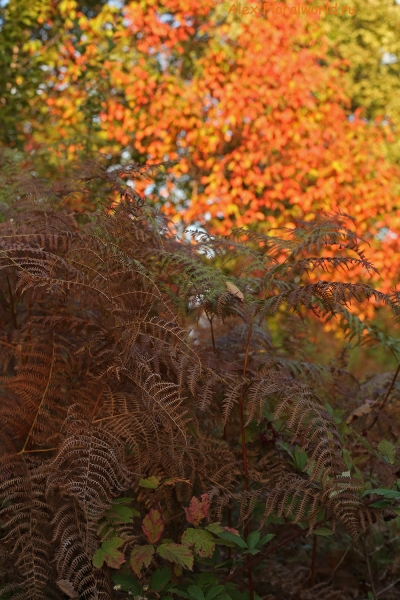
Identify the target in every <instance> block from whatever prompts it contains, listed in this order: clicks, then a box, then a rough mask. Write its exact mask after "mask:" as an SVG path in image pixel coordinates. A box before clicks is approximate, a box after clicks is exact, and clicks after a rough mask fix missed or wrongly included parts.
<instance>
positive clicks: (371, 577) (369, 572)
mask: <svg viewBox="0 0 400 600" xmlns="http://www.w3.org/2000/svg"><path fill="white" fill-rule="evenodd" d="M363 545H364V556H365V560H366V561H367V568H368V575H369V581H370V583H371V588H372V595H373V597H374V600H376V590H375V585H374V578H373V576H372V571H371V563H370V562H369V556H368V552H367V543H366V541H365V538H364V539H363Z"/></svg>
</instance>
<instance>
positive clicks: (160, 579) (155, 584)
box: [150, 566, 172, 592]
mask: <svg viewBox="0 0 400 600" xmlns="http://www.w3.org/2000/svg"><path fill="white" fill-rule="evenodd" d="M171 577H172V573H171V571H170V570H169V569H168V567H167V566H165V567H163V568H162V569H157V571H154V573H153V575H152V576H151V579H150V587H151V589H152V590H154V591H155V592H159V591H161V590H162V589H163V588H164V587H165V586H166V585H167V583H168V582H169V580H170V579H171Z"/></svg>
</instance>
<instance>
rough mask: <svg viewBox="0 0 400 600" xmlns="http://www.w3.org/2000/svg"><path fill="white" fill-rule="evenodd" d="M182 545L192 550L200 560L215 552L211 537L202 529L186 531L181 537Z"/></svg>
mask: <svg viewBox="0 0 400 600" xmlns="http://www.w3.org/2000/svg"><path fill="white" fill-rule="evenodd" d="M182 544H184V545H185V546H188V547H189V548H194V552H195V553H196V554H198V555H199V556H201V557H202V558H206V557H211V556H212V555H213V554H214V550H215V541H214V538H213V536H212V535H211V533H209V532H208V531H205V530H204V529H193V528H192V527H191V528H190V529H186V531H185V533H184V534H183V536H182Z"/></svg>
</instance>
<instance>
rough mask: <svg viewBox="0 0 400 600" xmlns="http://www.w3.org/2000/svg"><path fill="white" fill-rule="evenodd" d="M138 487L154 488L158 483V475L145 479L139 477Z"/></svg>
mask: <svg viewBox="0 0 400 600" xmlns="http://www.w3.org/2000/svg"><path fill="white" fill-rule="evenodd" d="M139 485H140V487H144V488H148V489H149V490H156V489H157V488H158V486H159V485H160V479H159V478H158V477H154V476H151V477H148V478H147V479H140V481H139Z"/></svg>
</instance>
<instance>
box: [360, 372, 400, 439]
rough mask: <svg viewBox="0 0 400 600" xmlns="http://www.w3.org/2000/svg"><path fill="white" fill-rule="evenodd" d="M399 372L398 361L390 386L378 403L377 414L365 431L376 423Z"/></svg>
mask: <svg viewBox="0 0 400 600" xmlns="http://www.w3.org/2000/svg"><path fill="white" fill-rule="evenodd" d="M399 372H400V363H399V364H398V365H397V369H396V373H395V374H394V377H393V379H392V383H391V384H390V387H389V389H388V391H387V393H386V396H385V398H384V400H383V402H382V404H381V405H380V407H379V408H378V413H377V415H376V417H375V419H374V420H373V421H372V423H371V425H369V426H368V427H367V429H366V431H369V429H372V427H373V426H374V425H375V423H376V422H377V420H378V419H379V414H380V412H381V410H382V409H383V408H384V406H385V404H386V402H387V401H388V399H389V395H390V392H391V391H392V389H393V386H394V384H395V382H396V379H397V375H398V374H399Z"/></svg>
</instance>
